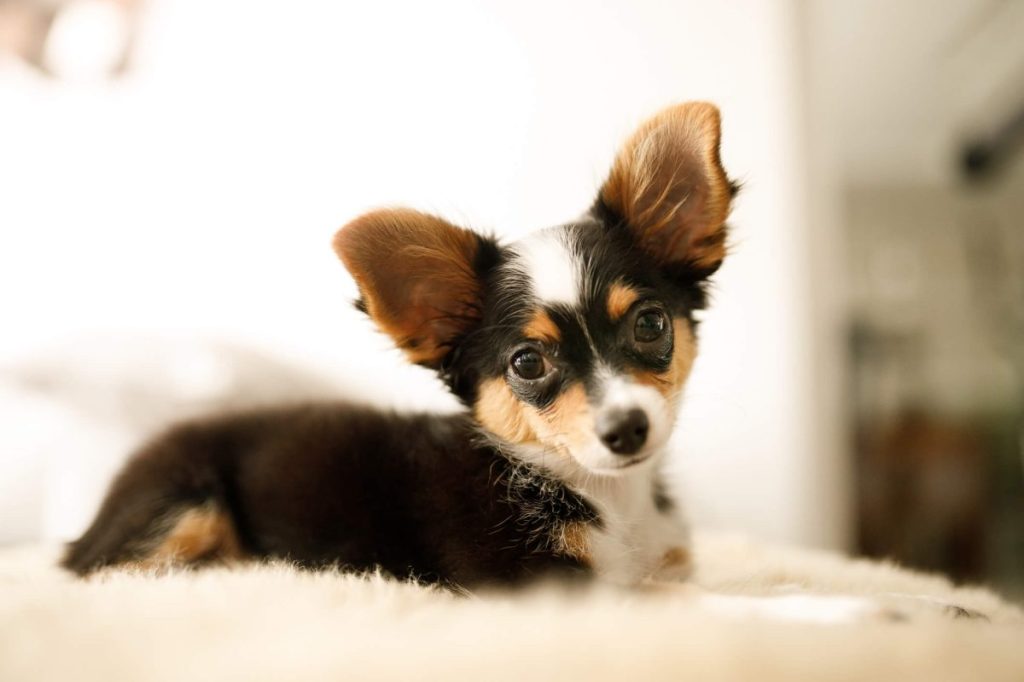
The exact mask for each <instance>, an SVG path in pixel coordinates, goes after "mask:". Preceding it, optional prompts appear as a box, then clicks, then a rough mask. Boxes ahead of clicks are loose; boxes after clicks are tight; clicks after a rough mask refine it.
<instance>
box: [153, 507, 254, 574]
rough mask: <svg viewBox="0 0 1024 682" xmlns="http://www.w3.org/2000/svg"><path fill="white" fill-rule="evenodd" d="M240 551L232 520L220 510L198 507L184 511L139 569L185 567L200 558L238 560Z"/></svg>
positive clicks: (241, 553) (240, 555)
mask: <svg viewBox="0 0 1024 682" xmlns="http://www.w3.org/2000/svg"><path fill="white" fill-rule="evenodd" d="M242 555H243V552H242V548H241V546H240V544H239V542H238V536H237V535H236V534H235V529H234V525H233V524H232V523H231V519H229V518H228V517H227V515H226V514H224V513H223V512H221V511H217V510H214V509H210V508H209V507H197V508H193V509H189V510H187V511H186V512H184V513H183V514H182V515H181V516H180V517H178V519H177V520H176V521H175V522H174V526H173V527H172V528H171V530H170V531H169V532H168V533H167V534H166V535H165V536H164V538H163V540H161V541H160V544H159V545H157V546H156V547H155V548H154V549H152V550H151V551H150V552H149V553H148V554H147V555H146V557H145V558H144V559H143V560H142V561H140V562H139V565H140V566H141V567H156V566H162V565H167V564H184V563H189V562H192V561H198V560H200V559H212V558H217V559H239V558H241V557H242Z"/></svg>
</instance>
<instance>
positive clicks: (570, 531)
mask: <svg viewBox="0 0 1024 682" xmlns="http://www.w3.org/2000/svg"><path fill="white" fill-rule="evenodd" d="M558 544H559V549H560V550H561V552H562V553H563V554H565V555H567V556H571V557H572V558H574V559H576V560H577V561H579V562H581V563H583V564H586V565H590V563H591V559H590V536H589V533H588V529H587V524H585V523H581V522H579V521H573V522H570V523H567V524H565V525H564V526H562V534H561V537H560V538H559V542H558Z"/></svg>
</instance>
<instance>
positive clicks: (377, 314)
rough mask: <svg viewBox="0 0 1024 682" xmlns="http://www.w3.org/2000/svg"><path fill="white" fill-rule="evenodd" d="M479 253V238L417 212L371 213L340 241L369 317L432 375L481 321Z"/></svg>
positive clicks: (336, 238)
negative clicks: (453, 345) (454, 344)
mask: <svg viewBox="0 0 1024 682" xmlns="http://www.w3.org/2000/svg"><path fill="white" fill-rule="evenodd" d="M479 248H480V238H479V237H478V236H477V235H476V234H475V233H473V232H470V231H469V230H465V229H463V228H461V227H456V226H454V225H452V224H451V223H448V222H447V221H445V220H442V219H441V218H438V217H435V216H432V215H428V214H426V213H420V212H419V211H414V210H411V209H386V210H380V211H374V212H371V213H367V214H366V215H364V216H361V217H359V218H357V219H356V220H354V221H352V222H351V223H349V224H348V225H346V226H345V227H343V228H341V230H339V231H338V233H337V234H336V235H335V236H334V250H335V252H337V254H338V256H339V257H340V258H341V260H342V261H343V262H344V263H345V267H346V268H348V271H349V272H350V273H352V277H353V278H354V279H355V281H356V284H357V285H358V286H359V291H360V293H361V295H362V304H363V306H364V307H365V309H366V312H367V313H368V314H369V315H370V317H371V318H372V319H373V321H374V322H375V323H376V324H377V326H378V327H380V329H381V330H382V331H384V332H385V333H387V334H388V335H389V336H391V338H392V339H394V341H395V343H396V344H397V345H398V347H399V348H401V349H402V350H404V351H405V352H406V354H407V355H408V356H409V358H410V359H411V360H412V361H413V362H416V363H420V364H425V365H428V366H432V367H437V366H439V365H440V363H441V360H442V359H443V358H444V356H445V355H446V354H447V353H448V351H449V349H450V346H451V343H452V342H453V341H454V340H455V339H457V338H458V337H459V336H460V335H462V334H464V333H466V332H467V331H468V330H469V329H470V327H471V326H472V325H473V324H474V323H475V322H477V321H478V320H479V318H480V311H481V305H482V304H481V296H482V291H481V287H482V284H481V282H480V281H479V278H478V277H477V274H476V271H475V269H474V262H475V259H476V256H477V252H478V250H479Z"/></svg>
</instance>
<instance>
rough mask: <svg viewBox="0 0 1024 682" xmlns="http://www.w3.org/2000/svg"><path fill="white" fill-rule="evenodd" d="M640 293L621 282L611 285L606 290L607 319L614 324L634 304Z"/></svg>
mask: <svg viewBox="0 0 1024 682" xmlns="http://www.w3.org/2000/svg"><path fill="white" fill-rule="evenodd" d="M638 298H640V293H639V292H638V291H637V290H636V289H634V288H632V287H629V286H626V285H625V284H623V283H622V282H616V283H615V284H612V285H611V287H609V289H608V317H609V318H611V320H612V321H613V322H614V321H615V320H617V319H619V318H620V317H622V316H623V315H625V314H626V312H627V311H628V310H629V309H630V308H631V307H632V305H633V304H634V303H636V301H637V299H638Z"/></svg>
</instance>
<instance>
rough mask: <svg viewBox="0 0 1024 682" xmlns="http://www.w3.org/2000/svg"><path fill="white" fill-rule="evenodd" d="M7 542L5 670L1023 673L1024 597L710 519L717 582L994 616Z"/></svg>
mask: <svg viewBox="0 0 1024 682" xmlns="http://www.w3.org/2000/svg"><path fill="white" fill-rule="evenodd" d="M53 557H54V552H53V551H52V550H46V551H44V550H40V549H31V550H18V551H14V550H8V551H6V552H3V553H0V680H5V681H7V682H14V681H18V680H76V681H81V682H88V681H90V680H122V679H124V680H188V679H202V680H305V679H309V680H326V679H402V680H408V679H444V680H453V679H466V680H481V679H486V680H503V679H509V680H512V679H516V680H523V679H529V680H537V679H578V680H587V681H589V680H623V679H628V680H648V679H690V680H759V681H770V680H794V679H807V680H859V679H881V680H889V679H893V680H896V679H898V680H911V679H919V680H972V681H973V680H1015V681H1017V682H1019V681H1020V680H1024V613H1022V612H1021V611H1020V610H1019V609H1018V608H1016V607H1014V606H1012V605H1010V604H1008V603H1006V602H1005V601H1003V600H1001V599H999V598H998V597H996V596H995V595H993V594H992V593H991V592H988V591H985V590H981V589H955V588H953V587H952V586H951V585H950V584H949V582H947V581H946V580H944V579H942V578H938V577H932V576H924V575H920V574H916V573H911V572H909V571H905V570H901V569H898V568H895V567H893V566H890V565H885V564H880V563H871V562H865V561H852V560H849V559H845V558H842V557H839V556H836V555H832V554H825V553H818V552H809V551H796V550H784V549H777V548H770V547H765V546H762V545H758V544H755V543H750V542H746V541H743V540H741V539H737V538H728V537H719V536H707V535H698V537H697V545H696V557H697V561H698V564H699V569H698V575H697V578H696V580H697V582H699V583H700V584H702V585H704V586H706V587H708V588H710V589H714V590H716V591H721V592H726V593H737V594H767V593H771V592H772V591H773V590H778V589H779V588H780V587H783V586H798V587H800V588H801V589H805V590H808V591H811V592H816V593H841V594H868V595H870V594H879V593H888V592H898V593H909V594H919V595H931V596H934V597H937V598H939V599H941V600H944V601H947V602H954V603H957V604H960V605H962V606H965V607H970V608H974V609H977V610H979V611H982V612H984V613H986V614H987V615H988V616H989V618H990V619H991V620H990V621H988V622H985V621H981V620H963V619H960V620H951V619H947V618H943V617H939V616H938V615H934V614H931V615H929V614H921V615H918V616H915V618H914V619H913V620H912V621H910V622H902V623H899V622H897V623H887V622H865V623H858V624H841V625H809V624H799V623H788V622H779V621H774V620H771V619H757V618H751V617H726V616H722V615H720V614H715V613H709V612H707V611H705V610H702V609H701V608H700V607H699V606H695V605H694V604H693V603H692V602H689V601H688V600H687V599H686V598H685V597H681V596H679V597H677V596H674V595H666V594H661V593H658V594H650V593H644V594H641V593H637V592H630V591H624V590H615V589H610V588H599V589H592V590H590V589H588V590H582V591H574V592H565V591H562V590H557V589H555V588H552V587H547V588H543V589H537V590H533V591H530V592H528V593H518V594H494V595H483V596H475V597H457V596H454V595H451V594H447V593H443V592H439V591H436V590H428V589H424V588H420V587H416V586H412V585H408V584H400V583H395V582H390V581H386V580H382V579H380V578H376V577H370V578H357V577H353V576H344V575H338V574H334V573H310V572H302V571H296V570H293V569H291V568H290V567H288V566H284V565H272V566H249V567H245V568H236V569H231V570H229V569H213V570H207V571H199V572H182V573H175V574H171V575H164V576H153V575H146V574H131V573H125V572H120V573H118V572H114V573H108V574H106V575H103V576H99V577H95V578H93V579H90V580H87V581H80V580H75V579H72V578H70V577H69V576H66V575H64V574H63V573H61V572H60V571H58V570H56V569H54V568H53V564H52V561H53Z"/></svg>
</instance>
